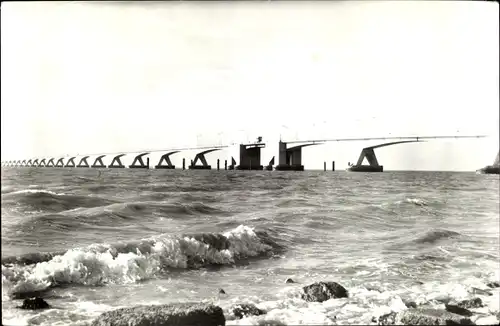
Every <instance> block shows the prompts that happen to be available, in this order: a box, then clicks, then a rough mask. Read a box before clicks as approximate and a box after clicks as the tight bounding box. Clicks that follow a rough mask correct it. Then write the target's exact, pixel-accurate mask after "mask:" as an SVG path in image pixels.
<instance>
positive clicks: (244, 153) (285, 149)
mask: <svg viewBox="0 0 500 326" xmlns="http://www.w3.org/2000/svg"><path fill="white" fill-rule="evenodd" d="M484 137H487V136H486V135H470V136H459V135H453V136H399V137H395V136H391V137H362V138H334V139H313V140H293V141H282V140H280V141H279V144H278V164H277V165H276V166H275V167H274V169H275V170H282V171H303V170H304V165H303V164H302V149H303V148H306V147H310V146H317V145H322V144H325V143H330V142H349V141H386V142H384V143H381V144H378V145H374V146H370V147H365V148H363V149H362V150H361V154H360V155H359V158H358V160H357V163H356V164H350V163H349V164H348V165H349V167H348V169H347V170H348V171H354V172H359V171H362V172H382V171H383V166H382V165H380V164H379V161H378V160H377V157H376V155H375V151H374V150H375V149H376V148H381V147H386V146H392V145H397V144H404V143H417V142H425V141H428V140H432V139H464V138H484ZM233 145H236V144H234V143H233V144H228V145H217V146H202V147H183V148H170V149H148V150H138V151H123V152H115V153H96V154H83V155H67V156H65V157H60V156H56V157H45V158H40V157H38V158H30V159H23V160H10V161H2V167H4V166H5V167H12V166H15V167H31V168H38V167H51V168H127V166H125V165H124V164H123V162H122V161H121V158H123V157H124V156H132V157H133V158H134V159H133V163H132V164H131V165H129V166H128V168H130V169H149V168H150V165H149V157H148V155H150V154H151V153H164V154H163V155H162V156H161V158H160V160H159V162H158V163H157V164H156V165H155V166H154V168H155V169H175V165H173V164H172V162H171V160H170V156H171V155H174V154H177V153H180V152H183V151H192V150H196V151H198V152H197V153H196V154H195V157H194V159H191V160H190V161H191V164H190V165H189V166H188V168H189V169H197V170H198V169H203V170H210V169H212V166H211V165H210V164H208V161H207V159H206V157H205V155H206V154H209V153H211V152H215V151H219V150H223V149H226V148H229V147H231V146H233ZM290 145H292V146H290ZM265 147H266V144H265V143H263V142H262V137H259V138H258V139H257V142H255V143H250V144H240V145H239V165H237V163H236V160H235V159H234V158H233V157H231V163H230V166H229V170H233V169H237V170H263V169H264V166H263V165H262V163H261V149H263V148H265ZM91 157H93V158H94V159H93V161H92V160H90V158H91ZM65 158H66V159H67V161H66V163H65V162H64V160H65ZM104 158H108V159H109V158H111V159H112V161H111V164H109V165H106V164H105V163H104V161H103V159H104ZM144 158H145V159H146V162H144V160H143V159H144ZM75 159H76V160H77V161H76V162H79V163H78V164H75ZM365 159H366V160H367V161H368V165H363V161H364V160H365ZM88 160H90V162H93V164H91V165H90V164H89V161H88ZM56 162H57V163H56ZM198 162H200V163H201V165H197V163H198ZM274 164H275V157H274V156H273V157H272V159H271V160H270V161H269V163H268V165H267V166H266V167H265V169H266V170H273V165H274ZM182 169H186V159H185V158H183V160H182ZM217 169H220V162H219V159H218V160H217ZM224 169H228V165H227V160H226V161H225V164H224ZM325 170H326V162H325ZM332 170H335V161H333V162H332Z"/></svg>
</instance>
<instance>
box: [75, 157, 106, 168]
mask: <svg viewBox="0 0 500 326" xmlns="http://www.w3.org/2000/svg"><path fill="white" fill-rule="evenodd" d="M105 156H106V155H99V156H98V157H96V159H95V160H94V164H92V167H93V168H105V167H106V164H104V162H103V161H102V158H103V157H105ZM80 163H81V162H80Z"/></svg>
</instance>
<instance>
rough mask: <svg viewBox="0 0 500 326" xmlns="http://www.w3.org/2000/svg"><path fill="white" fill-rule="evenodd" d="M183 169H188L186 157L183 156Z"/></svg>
mask: <svg viewBox="0 0 500 326" xmlns="http://www.w3.org/2000/svg"><path fill="white" fill-rule="evenodd" d="M182 169H183V170H185V169H186V158H183V159H182Z"/></svg>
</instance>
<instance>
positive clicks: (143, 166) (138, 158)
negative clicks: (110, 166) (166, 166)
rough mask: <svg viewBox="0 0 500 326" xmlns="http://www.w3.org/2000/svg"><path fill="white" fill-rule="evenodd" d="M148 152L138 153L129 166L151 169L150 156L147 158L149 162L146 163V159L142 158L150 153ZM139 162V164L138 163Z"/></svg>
mask: <svg viewBox="0 0 500 326" xmlns="http://www.w3.org/2000/svg"><path fill="white" fill-rule="evenodd" d="M148 154H149V152H148V153H142V154H139V155H137V156H136V157H135V158H134V161H133V162H132V164H131V165H129V166H128V167H129V168H131V169H134V168H135V169H149V157H148V158H147V163H146V164H145V163H144V161H143V160H142V158H143V157H144V156H145V155H148ZM137 163H139V164H137Z"/></svg>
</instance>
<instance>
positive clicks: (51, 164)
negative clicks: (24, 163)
mask: <svg viewBox="0 0 500 326" xmlns="http://www.w3.org/2000/svg"><path fill="white" fill-rule="evenodd" d="M45 166H46V167H48V168H53V167H54V159H53V158H51V159H50V160H49V161H48V162H47V164H46V165H45Z"/></svg>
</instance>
